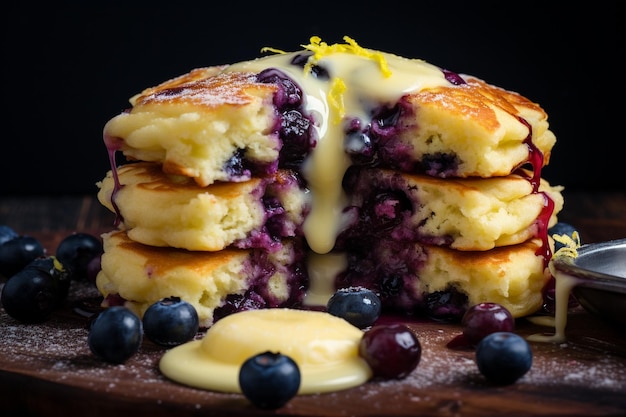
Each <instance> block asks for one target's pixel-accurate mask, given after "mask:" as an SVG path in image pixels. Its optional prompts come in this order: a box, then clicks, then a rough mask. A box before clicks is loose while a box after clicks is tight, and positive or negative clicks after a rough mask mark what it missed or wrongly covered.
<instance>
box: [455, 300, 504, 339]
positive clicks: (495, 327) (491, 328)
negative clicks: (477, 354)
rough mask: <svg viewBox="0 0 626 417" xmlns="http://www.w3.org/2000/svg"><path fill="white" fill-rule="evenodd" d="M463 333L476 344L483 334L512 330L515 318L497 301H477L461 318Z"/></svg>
mask: <svg viewBox="0 0 626 417" xmlns="http://www.w3.org/2000/svg"><path fill="white" fill-rule="evenodd" d="M461 325H462V326H463V335H464V336H465V338H466V339H467V341H468V342H469V343H470V344H473V345H476V344H478V342H480V341H481V340H482V339H483V338H484V337H485V336H487V335H488V334H491V333H495V332H512V331H513V330H515V319H514V318H513V315H511V312H509V310H507V309H506V308H505V307H503V306H501V305H500V304H497V303H479V304H475V305H473V306H471V307H470V308H468V309H467V311H466V312H465V314H464V315H463V318H462V319H461Z"/></svg>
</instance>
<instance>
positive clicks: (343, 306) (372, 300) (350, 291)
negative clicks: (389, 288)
mask: <svg viewBox="0 0 626 417" xmlns="http://www.w3.org/2000/svg"><path fill="white" fill-rule="evenodd" d="M326 311H327V312H328V313H330V314H332V315H333V316H337V317H341V318H342V319H345V320H346V321H348V323H350V324H352V325H353V326H356V327H358V328H359V329H364V328H366V327H369V326H371V325H373V324H374V322H375V321H376V320H377V319H378V317H379V316H380V312H381V301H380V298H379V297H378V296H377V295H376V294H375V293H374V292H373V291H371V290H369V289H367V288H363V287H349V288H342V289H339V290H337V291H336V292H335V293H334V294H333V295H332V296H331V297H330V299H329V300H328V303H327V305H326Z"/></svg>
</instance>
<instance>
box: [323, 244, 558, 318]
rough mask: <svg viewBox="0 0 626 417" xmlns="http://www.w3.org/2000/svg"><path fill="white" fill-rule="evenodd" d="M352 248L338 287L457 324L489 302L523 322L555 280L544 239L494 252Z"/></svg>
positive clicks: (402, 310)
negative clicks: (362, 289)
mask: <svg viewBox="0 0 626 417" xmlns="http://www.w3.org/2000/svg"><path fill="white" fill-rule="evenodd" d="M350 243H351V244H350V245H349V249H348V250H347V254H346V255H345V256H346V261H345V262H346V265H347V267H346V269H345V270H344V271H343V272H341V273H339V274H337V276H336V280H335V287H336V288H345V287H351V286H363V287H366V288H370V289H372V290H373V291H375V292H377V293H378V294H380V298H381V302H382V305H383V308H385V309H386V310H390V311H395V312H400V313H403V314H407V313H408V314H416V315H419V314H424V315H427V316H429V317H432V318H435V319H439V320H457V319H459V318H460V317H461V316H462V315H463V313H464V312H465V310H466V309H467V308H468V307H469V306H471V305H474V304H478V303H481V302H486V301H489V302H494V303H499V304H501V305H503V306H504V307H506V308H507V309H508V310H509V311H510V312H511V314H512V315H513V317H523V316H526V315H529V314H532V313H534V312H536V311H537V310H539V309H540V308H541V306H542V304H543V295H542V290H543V288H544V287H545V285H546V284H547V283H548V280H549V278H550V275H549V273H547V270H546V268H545V265H546V264H545V258H544V257H543V256H542V246H543V243H542V242H541V240H540V239H531V240H528V241H526V242H524V243H520V244H518V245H512V246H504V247H499V248H495V249H491V250H488V251H457V250H453V249H448V248H444V247H440V246H433V245H426V244H419V243H413V244H410V243H406V242H398V241H394V240H386V239H368V238H360V239H358V240H356V239H355V240H352V241H351V242H350ZM549 244H550V245H552V242H549Z"/></svg>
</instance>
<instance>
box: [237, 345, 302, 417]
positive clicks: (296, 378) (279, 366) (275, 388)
mask: <svg viewBox="0 0 626 417" xmlns="http://www.w3.org/2000/svg"><path fill="white" fill-rule="evenodd" d="M300 380H301V376H300V368H299V367H298V364H297V363H296V362H295V361H294V360H293V359H291V358H290V357H289V356H287V355H283V354H281V353H280V352H269V351H267V352H263V353H259V354H257V355H254V356H252V357H251V358H248V359H247V360H246V361H244V363H243V364H242V365H241V368H240V370H239V387H240V388H241V392H242V393H243V395H244V396H245V397H246V398H247V399H248V400H249V401H250V402H251V403H252V404H253V405H255V406H256V407H259V408H263V409H277V408H280V407H282V406H283V405H285V404H286V403H287V402H288V401H289V400H291V399H292V398H293V397H294V396H295V395H296V394H297V393H298V390H299V389H300Z"/></svg>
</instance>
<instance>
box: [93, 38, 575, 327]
mask: <svg viewBox="0 0 626 417" xmlns="http://www.w3.org/2000/svg"><path fill="white" fill-rule="evenodd" d="M344 40H345V43H343V44H333V45H328V44H326V43H325V42H322V41H321V39H319V38H317V37H312V38H311V39H310V43H309V44H307V45H302V46H303V49H302V50H300V51H296V52H283V51H279V50H275V49H269V51H270V52H272V54H271V55H269V56H265V57H262V58H258V59H254V60H250V61H243V62H239V63H234V64H230V65H221V66H213V67H205V68H199V69H195V70H192V71H190V72H189V73H187V74H184V75H181V76H180V77H177V78H174V79H172V80H169V81H166V82H164V83H162V84H159V85H157V86H155V87H152V88H148V89H145V90H143V91H142V92H141V93H140V94H137V95H136V96H134V97H132V98H131V100H130V104H131V107H130V108H129V109H127V110H126V111H124V112H123V113H121V114H119V115H116V116H114V117H113V118H112V119H111V120H109V122H108V123H107V124H106V125H105V127H104V141H105V144H106V146H107V149H108V151H109V155H110V156H111V161H114V160H115V158H114V154H115V152H118V151H119V152H121V153H122V154H123V155H124V156H125V157H126V159H127V160H130V161H133V160H136V161H140V162H135V164H137V165H134V167H125V166H122V167H118V166H114V165H112V166H111V172H110V173H109V175H108V176H107V178H105V179H104V180H103V181H102V183H101V184H100V186H101V190H100V195H99V197H100V199H101V202H102V204H104V205H105V206H107V207H109V208H110V209H113V210H116V211H117V212H118V214H120V218H121V219H122V223H121V227H122V228H123V229H124V230H126V231H127V233H128V235H126V234H123V236H124V240H123V241H122V240H120V239H121V238H119V237H116V238H114V239H112V237H108V238H107V240H108V246H107V247H105V256H104V258H103V272H102V273H101V276H100V277H99V283H100V288H101V291H102V292H103V294H105V295H106V296H107V300H109V301H108V302H111V300H114V299H115V298H116V297H120V298H121V299H124V300H126V302H133V303H137V304H138V305H142V306H145V303H147V302H148V301H149V300H148V298H147V297H146V296H145V295H144V294H147V293H150V291H151V290H150V287H151V286H154V288H155V291H157V290H158V291H160V289H161V288H162V287H163V286H166V287H167V288H168V291H170V292H171V291H174V290H175V289H176V287H177V286H178V285H181V286H182V287H185V288H186V286H187V284H176V283H175V280H176V278H174V277H173V276H172V277H171V278H163V279H161V280H160V281H158V282H157V281H155V280H151V279H147V278H146V272H145V265H144V264H145V260H143V259H145V256H143V255H142V256H138V254H139V253H140V252H139V251H138V249H132V250H131V251H130V253H127V252H128V250H129V249H128V248H135V247H141V248H143V249H142V252H141V253H143V251H153V250H154V251H159V253H160V254H161V257H160V258H156V257H152V258H150V259H151V260H152V261H151V262H152V264H151V265H152V267H151V268H149V270H150V271H152V269H154V268H156V270H159V269H160V268H159V262H162V263H164V264H165V265H169V264H170V263H171V261H170V257H171V256H173V257H174V258H176V259H178V256H179V254H180V253H186V254H187V255H185V256H189V257H191V258H193V259H210V260H212V262H211V264H213V261H214V260H218V259H219V260H220V261H224V262H226V259H230V257H232V256H235V255H234V254H237V257H236V259H237V260H236V261H233V262H234V263H229V264H228V265H231V266H232V265H241V264H242V263H245V264H246V267H245V268H244V269H246V270H250V268H251V266H252V265H254V262H256V261H257V260H258V261H259V262H261V264H260V265H259V267H260V269H262V270H265V269H266V268H265V266H268V265H270V266H272V265H275V262H273V261H269V263H268V261H267V259H270V260H271V259H275V257H276V256H279V257H280V256H282V258H281V259H283V262H282V263H281V265H283V267H282V269H280V268H279V270H280V271H285V273H286V274H288V273H290V272H294V271H296V272H295V273H296V278H294V279H293V280H292V283H293V284H290V285H288V286H287V288H288V289H287V290H286V291H287V292H289V291H296V290H295V288H296V287H297V288H298V291H304V292H305V293H306V294H305V297H304V301H305V304H316V303H317V304H318V305H323V304H324V303H325V300H327V299H328V297H329V296H330V295H331V294H332V292H333V291H334V290H336V289H337V288H340V287H343V286H351V285H364V286H367V287H370V288H373V289H375V290H376V291H377V292H378V293H379V294H380V295H381V297H382V299H383V300H384V301H383V303H384V307H385V308H386V309H389V310H397V311H401V312H404V313H407V314H414V313H416V312H419V311H424V312H426V313H427V314H429V315H431V316H433V317H439V318H441V317H442V316H445V315H449V316H451V317H452V316H455V317H456V318H459V316H460V314H462V312H463V309H464V308H466V307H467V306H468V305H470V304H473V303H478V302H481V301H492V302H500V303H502V304H503V305H505V306H507V307H508V308H510V310H511V312H512V313H513V314H514V315H515V316H516V317H520V316H523V315H526V314H530V313H533V312H534V311H536V310H537V309H538V308H540V306H541V304H542V294H543V289H544V286H545V284H546V283H547V282H548V280H549V278H550V277H549V272H548V271H547V269H546V265H547V262H548V260H549V258H550V257H551V250H552V242H551V240H550V239H549V238H548V236H547V228H548V227H550V226H551V225H554V224H555V223H556V222H557V215H558V213H559V212H560V211H561V210H562V208H563V204H564V202H563V197H562V195H561V187H558V186H553V185H551V184H550V183H549V182H548V181H546V180H545V179H543V178H542V177H541V170H542V168H543V167H544V166H545V165H546V164H548V163H549V160H550V155H551V152H552V148H553V146H554V144H555V141H556V138H555V135H554V134H553V133H552V131H551V130H550V129H549V125H548V120H547V114H546V112H545V111H544V110H543V109H542V108H541V107H540V106H539V105H537V104H536V103H534V102H532V101H530V100H529V99H527V98H525V97H523V96H521V95H520V94H518V93H516V92H512V91H507V90H505V89H503V88H499V87H496V86H493V85H490V84H488V83H486V82H484V81H482V80H481V79H479V78H477V77H473V76H469V75H463V74H459V73H455V72H451V71H448V70H446V69H443V68H440V67H437V66H435V65H432V64H429V63H427V62H425V61H422V60H418V59H407V58H403V57H400V56H397V55H393V54H390V53H385V52H380V51H376V50H371V49H366V48H362V47H361V46H359V45H358V44H357V43H356V42H355V41H354V40H353V39H350V38H348V37H345V38H344ZM159 170H160V171H161V172H159ZM148 171H149V172H150V173H149V174H148ZM286 172H289V173H293V175H294V176H295V177H291V176H288V177H289V178H297V179H298V180H297V186H296V185H295V184H296V183H295V182H291V181H286V182H285V181H281V180H279V179H280V178H284V176H285V173H286ZM115 178H119V179H118V180H116V179H115ZM277 178H279V179H277ZM116 181H118V182H117V183H116ZM150 184H153V185H150ZM154 184H158V186H157V187H155V186H154ZM163 184H167V186H163ZM116 187H117V188H116ZM200 195H202V196H203V197H202V199H205V198H206V199H208V198H209V196H210V198H212V199H213V203H211V204H214V206H213V207H215V208H216V209H217V208H219V210H217V211H218V212H219V211H221V210H222V209H230V208H232V207H234V206H235V205H236V206H237V209H236V214H233V215H226V216H222V215H221V214H219V213H213V212H212V210H213V209H209V206H208V205H207V204H206V203H204V204H203V205H202V204H197V203H196V200H199V199H200V198H199V197H198V196H200ZM268 197H270V198H272V203H271V204H267V198H268ZM273 207H278V208H279V210H278V211H279V212H280V213H278V212H276V213H274V212H272V210H271V209H272V208H273ZM152 211H154V213H153V212H152ZM226 211H228V210H226ZM246 211H247V213H246ZM148 212H150V213H148ZM233 220H236V222H235V223H236V224H235V225H234V226H233V225H231V224H229V222H230V221H233ZM239 220H241V222H240V223H237V221H239ZM268 224H271V225H272V226H271V227H268ZM112 236H119V235H112ZM259 236H260V238H259ZM255 237H257V238H255ZM267 241H270V242H274V243H275V244H273V245H272V244H266V243H264V242H267ZM139 242H143V244H142V243H139ZM285 242H289V245H288V246H285ZM146 245H149V246H146ZM293 245H296V247H297V250H295V251H294V250H292V249H290V248H293V247H294V246H293ZM159 246H165V247H159ZM174 247H177V248H186V249H174ZM237 248H239V249H237ZM244 248H245V249H244ZM290 250H292V252H291V253H297V254H299V255H302V261H301V262H300V263H297V262H295V261H294V259H295V258H298V260H300V256H292V255H281V254H284V253H286V251H287V252H289V251H290ZM202 252H210V253H202ZM244 254H251V255H250V256H248V255H244ZM246 256H248V257H246ZM125 258H129V259H134V260H135V261H134V262H135V263H136V265H135V266H124V263H125V262H126V261H125ZM244 258H245V259H246V261H245V262H243V261H241V260H242V259H244ZM140 259H141V261H138V260H140ZM296 263H297V264H298V267H297V268H295V269H294V268H291V267H285V265H291V266H293V265H294V264H296ZM139 265H141V267H139ZM194 265H197V263H196V262H192V263H191V264H189V265H187V266H185V265H184V264H183V263H180V264H179V267H180V268H181V270H182V271H184V272H183V273H182V274H183V276H186V277H197V274H196V272H194V268H195V266H194ZM229 268H230V269H229V270H231V271H232V270H233V268H231V267H229ZM252 269H254V268H252ZM150 273H152V272H150ZM209 275H211V274H209ZM226 275H227V276H229V274H226ZM244 275H246V274H244ZM246 276H248V275H246ZM122 277H124V278H122ZM232 279H233V280H235V281H237V282H241V277H237V278H235V277H232ZM124 280H126V281H133V282H134V281H137V283H138V284H139V283H140V284H141V285H142V290H141V291H140V293H141V294H138V293H137V292H134V293H131V292H130V291H129V290H128V289H127V288H126V287H130V286H133V285H135V284H132V283H131V282H126V281H124ZM170 280H171V281H172V282H171V283H166V284H165V281H170ZM153 281H155V282H154V283H152V282H153ZM196 281H197V279H195V278H194V279H192V278H189V282H196ZM252 281H254V279H253V280H252ZM208 282H210V280H209V281H208ZM105 284H106V285H105ZM206 285H209V284H208V283H207V284H206ZM246 285H248V284H235V285H234V287H233V288H230V289H228V290H224V291H223V292H220V293H219V296H217V295H215V296H210V297H208V299H210V300H211V301H210V303H209V304H210V306H209V307H206V306H204V307H203V308H205V310H204V313H203V314H204V318H205V323H210V322H212V321H213V320H215V319H217V317H213V318H211V317H210V315H211V311H212V310H211V308H213V309H215V310H214V311H215V312H218V311H221V312H225V311H228V309H227V308H222V307H219V305H220V303H222V302H224V301H223V300H224V299H225V298H224V297H226V298H228V297H229V296H228V295H226V294H237V295H236V296H235V297H243V298H242V299H239V301H238V302H240V303H242V304H243V305H249V306H256V305H257V304H255V303H254V302H253V301H250V299H248V298H246V296H245V295H241V294H242V292H245V291H247V287H246ZM309 285H310V286H309ZM283 287H284V286H283ZM165 292H167V291H165ZM199 292H200V289H199V288H196V290H194V291H187V292H186V294H187V296H189V297H192V298H193V297H195V298H194V300H195V302H196V304H198V294H199ZM114 294H117V295H114ZM151 294H152V293H151ZM163 294H164V292H159V295H163ZM255 294H256V293H255ZM165 295H171V294H165ZM142 297H143V298H142ZM183 298H184V297H183ZM149 299H150V300H155V299H156V294H155V295H150V297H149ZM202 299H204V298H202ZM288 299H289V300H294V297H293V296H289V297H288ZM131 300H132V301H131ZM313 300H315V301H313ZM192 301H193V300H192ZM266 301H267V300H266ZM276 304H279V303H277V302H267V303H265V304H263V305H265V306H272V305H276ZM226 305H232V304H228V302H226ZM259 305H261V304H259ZM207 308H208V309H207ZM231 310H232V308H231ZM446 312H447V313H446Z"/></svg>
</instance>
